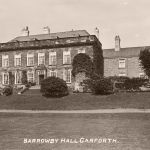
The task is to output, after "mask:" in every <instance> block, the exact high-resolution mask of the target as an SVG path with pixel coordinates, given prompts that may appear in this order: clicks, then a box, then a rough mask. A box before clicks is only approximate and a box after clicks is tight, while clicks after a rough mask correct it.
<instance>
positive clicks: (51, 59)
mask: <svg viewBox="0 0 150 150" xmlns="http://www.w3.org/2000/svg"><path fill="white" fill-rule="evenodd" d="M56 63H57V62H56V52H49V65H56Z"/></svg>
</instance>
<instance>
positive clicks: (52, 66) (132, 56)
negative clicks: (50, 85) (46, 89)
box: [0, 27, 145, 86]
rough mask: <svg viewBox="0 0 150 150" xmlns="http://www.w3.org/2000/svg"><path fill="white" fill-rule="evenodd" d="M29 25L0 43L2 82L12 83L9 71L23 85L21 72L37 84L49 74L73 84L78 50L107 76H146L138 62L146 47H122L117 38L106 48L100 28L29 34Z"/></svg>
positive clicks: (44, 29) (0, 82)
mask: <svg viewBox="0 0 150 150" xmlns="http://www.w3.org/2000/svg"><path fill="white" fill-rule="evenodd" d="M29 33H30V32H29V29H28V27H25V28H24V29H23V30H22V35H21V36H19V37H16V38H14V39H12V40H11V41H9V42H7V43H0V84H3V85H8V84H9V82H10V81H9V79H10V76H9V73H10V72H11V73H12V74H13V75H14V78H15V79H14V83H15V84H21V78H22V72H23V71H24V70H25V71H26V72H27V80H28V81H29V82H34V83H36V84H37V85H39V84H40V82H41V81H42V80H43V79H44V78H46V77H48V76H56V77H59V78H62V79H64V80H65V81H66V83H67V84H68V85H69V86H71V85H74V82H75V79H74V78H73V77H72V74H71V70H72V65H71V63H72V61H73V58H74V56H75V55H77V54H78V53H86V54H88V55H89V56H90V57H91V58H92V60H93V62H94V68H95V71H96V73H97V74H99V75H102V76H103V75H104V76H106V77H108V76H128V77H143V76H145V74H144V72H143V70H142V69H141V67H140V63H139V59H138V58H139V54H140V51H141V50H143V49H144V48H145V47H128V48H121V46H120V37H119V36H116V37H115V42H114V43H115V47H114V48H112V49H103V50H102V44H101V43H100V41H99V38H98V36H99V30H98V29H97V28H96V29H95V34H96V36H95V35H90V34H89V33H88V32H87V31H86V30H75V31H74V30H72V31H67V32H58V33H50V29H49V27H45V28H43V34H38V35H30V34H29Z"/></svg>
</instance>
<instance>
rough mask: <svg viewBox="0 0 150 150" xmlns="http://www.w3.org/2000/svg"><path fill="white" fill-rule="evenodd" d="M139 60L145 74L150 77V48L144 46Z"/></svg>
mask: <svg viewBox="0 0 150 150" xmlns="http://www.w3.org/2000/svg"><path fill="white" fill-rule="evenodd" d="M139 60H140V63H141V66H142V69H143V70H144V72H145V74H146V75H147V76H148V77H149V78H150V49H148V48H146V49H144V50H143V51H141V52H140V56H139Z"/></svg>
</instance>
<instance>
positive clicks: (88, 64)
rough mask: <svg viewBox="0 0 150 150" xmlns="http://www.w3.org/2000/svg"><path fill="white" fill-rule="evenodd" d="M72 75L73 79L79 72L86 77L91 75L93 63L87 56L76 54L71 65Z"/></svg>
mask: <svg viewBox="0 0 150 150" xmlns="http://www.w3.org/2000/svg"><path fill="white" fill-rule="evenodd" d="M72 66H73V69H72V75H73V76H74V77H75V76H76V75H77V74H78V73H79V72H85V73H86V75H87V76H90V75H91V74H92V73H93V70H94V67H93V62H92V60H91V58H90V56H88V55H87V54H83V53H80V54H77V55H76V56H75V57H74V59H73V63H72Z"/></svg>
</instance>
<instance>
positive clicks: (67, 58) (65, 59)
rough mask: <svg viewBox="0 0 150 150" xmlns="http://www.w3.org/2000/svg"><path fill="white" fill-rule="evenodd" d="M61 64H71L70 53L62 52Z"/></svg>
mask: <svg viewBox="0 0 150 150" xmlns="http://www.w3.org/2000/svg"><path fill="white" fill-rule="evenodd" d="M63 64H71V54H70V51H63Z"/></svg>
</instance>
